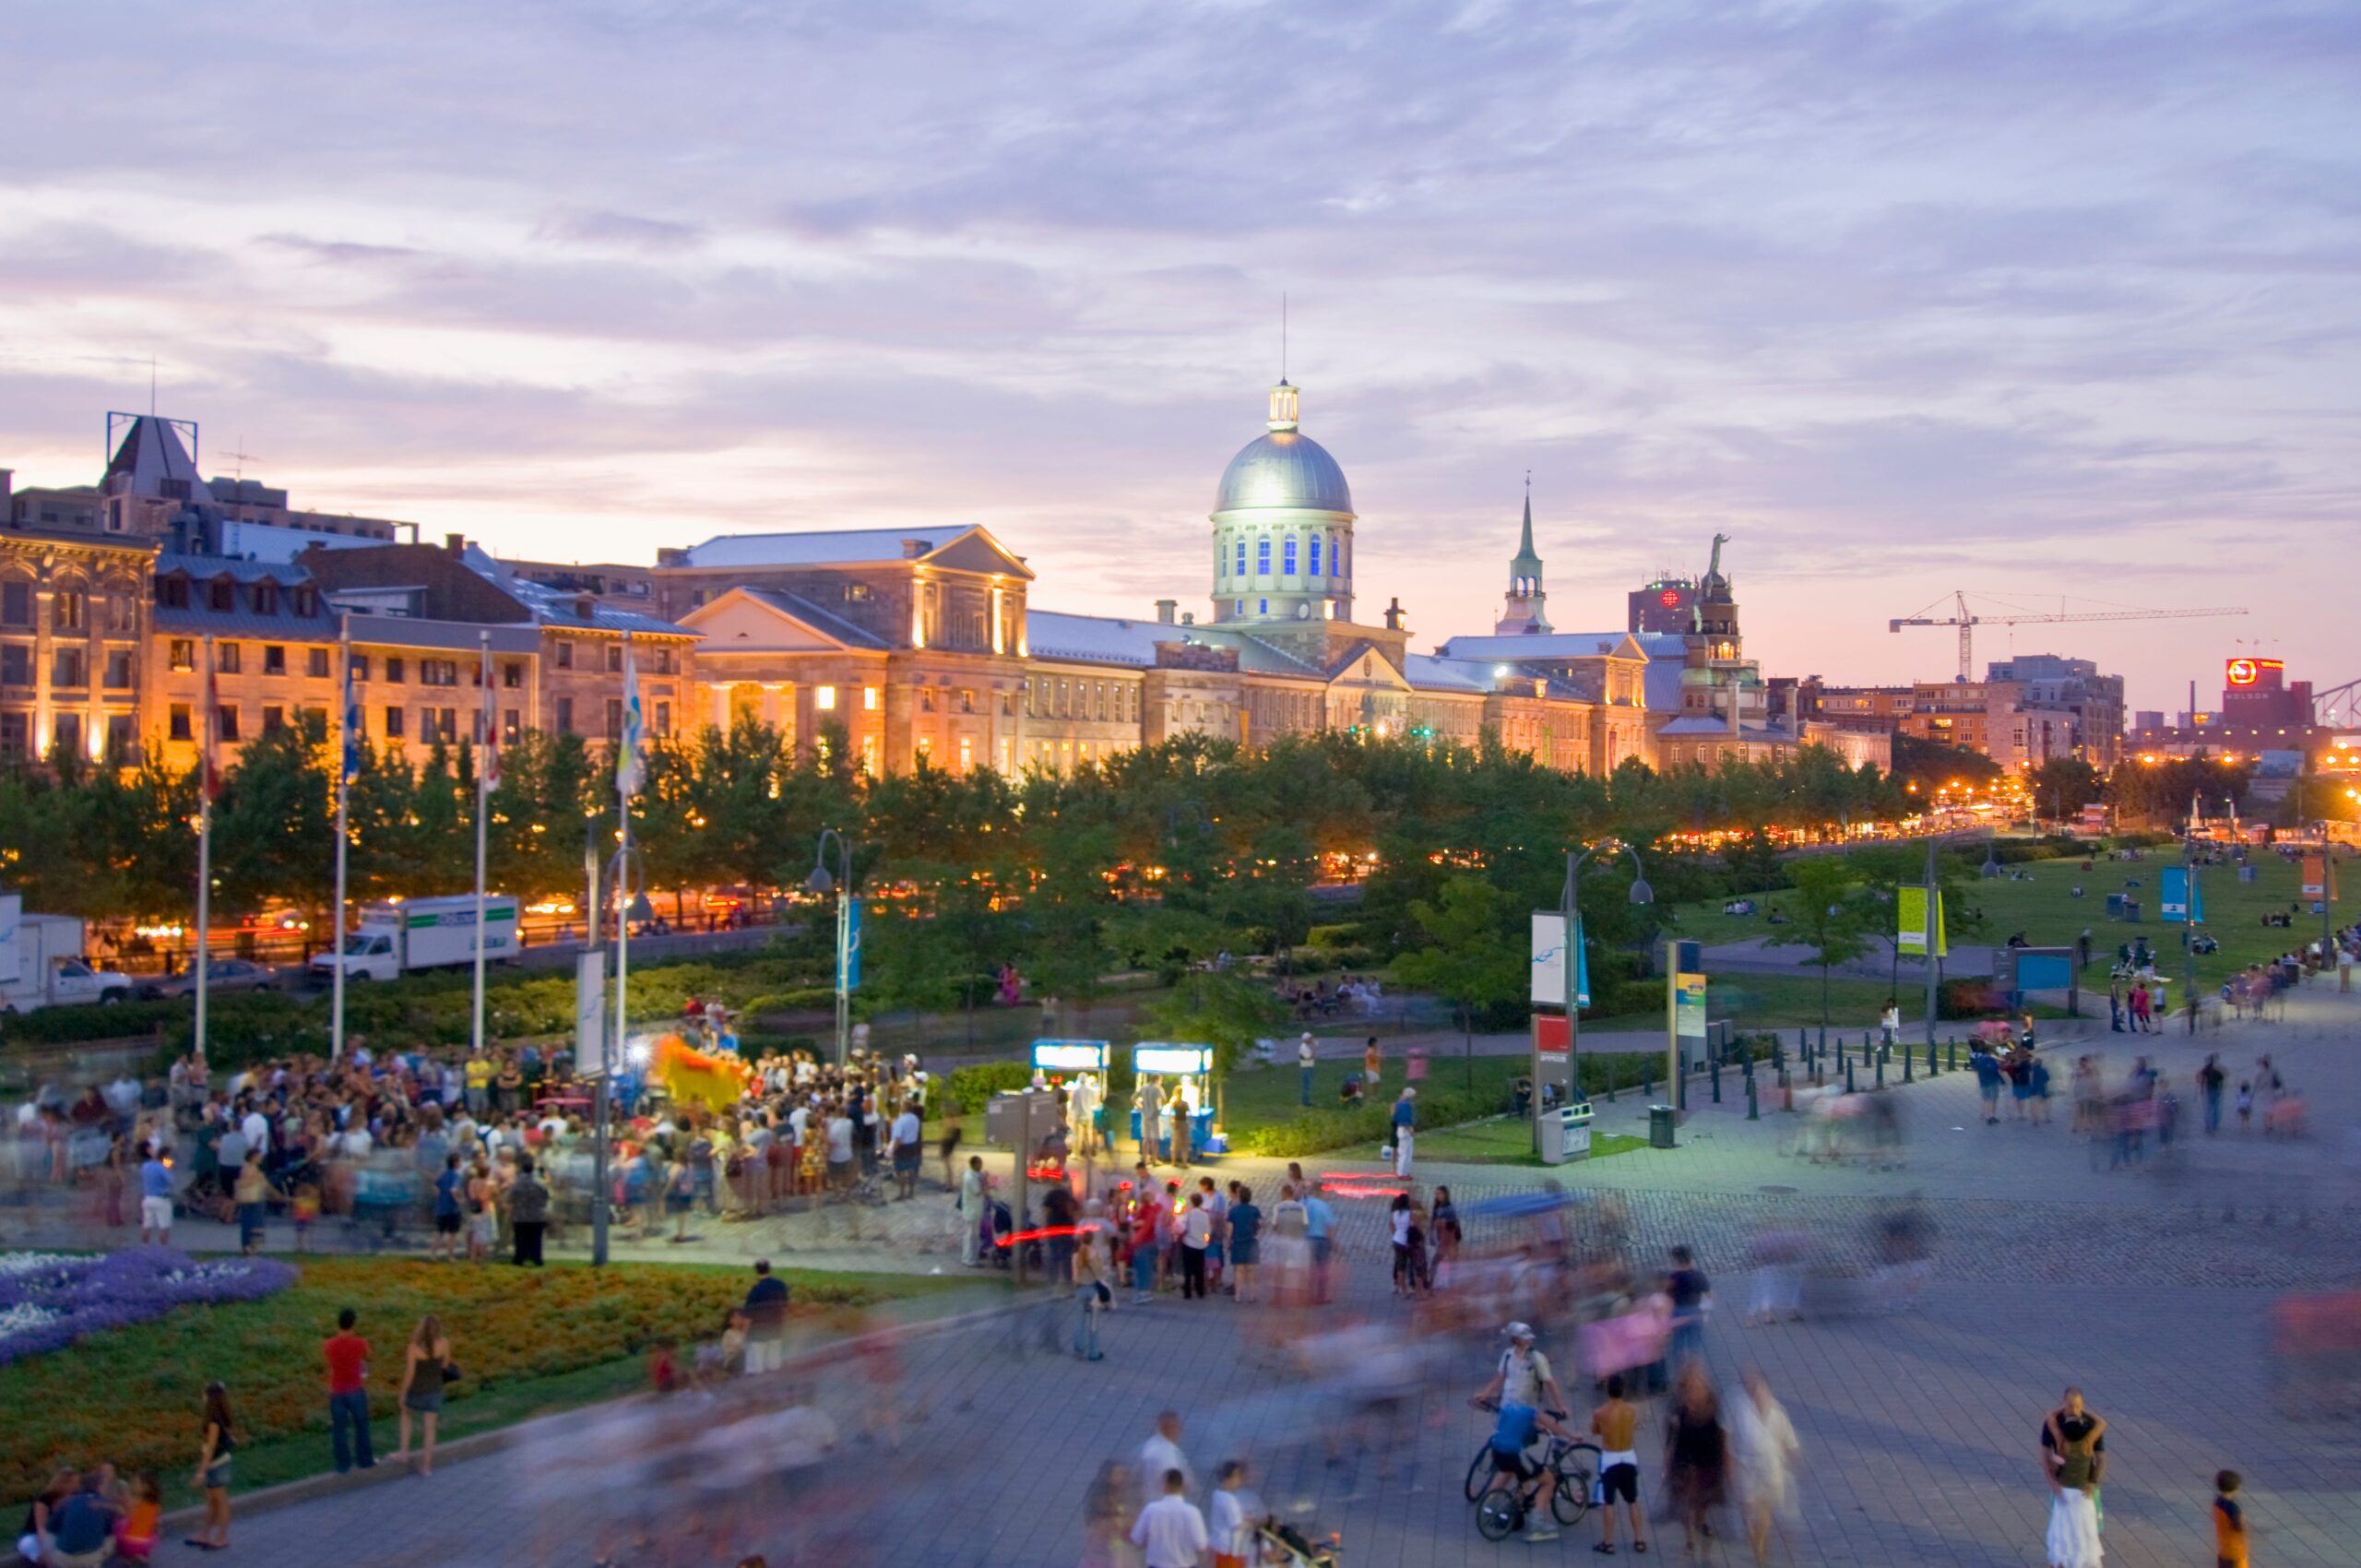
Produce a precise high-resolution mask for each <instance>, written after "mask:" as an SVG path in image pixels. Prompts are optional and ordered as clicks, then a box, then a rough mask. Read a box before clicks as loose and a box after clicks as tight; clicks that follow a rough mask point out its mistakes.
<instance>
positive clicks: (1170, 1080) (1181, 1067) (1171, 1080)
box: [1132, 1040, 1228, 1156]
mask: <svg viewBox="0 0 2361 1568" xmlns="http://www.w3.org/2000/svg"><path fill="white" fill-rule="evenodd" d="M1151 1077H1153V1078H1155V1079H1156V1080H1157V1083H1158V1085H1159V1086H1160V1087H1162V1089H1163V1090H1164V1091H1165V1096H1166V1099H1168V1101H1169V1099H1170V1096H1171V1091H1172V1088H1173V1087H1174V1085H1175V1084H1176V1082H1177V1083H1178V1085H1179V1087H1180V1090H1181V1100H1182V1102H1183V1103H1184V1104H1186V1105H1187V1106H1188V1108H1189V1147H1190V1149H1191V1151H1192V1154H1222V1153H1226V1152H1227V1151H1228V1139H1227V1138H1225V1137H1223V1136H1222V1135H1221V1134H1219V1133H1217V1132H1216V1131H1215V1130H1214V1121H1215V1117H1214V1111H1215V1106H1214V1048H1213V1047H1212V1046H1210V1045H1168V1044H1166V1043H1164V1042H1162V1041H1160V1040H1142V1041H1141V1042H1140V1043H1139V1044H1137V1045H1135V1046H1133V1047H1132V1082H1133V1085H1134V1086H1135V1088H1134V1102H1133V1107H1132V1138H1133V1142H1137V1141H1138V1139H1139V1135H1140V1113H1139V1106H1138V1104H1137V1100H1136V1086H1137V1085H1139V1084H1141V1083H1144V1082H1145V1081H1146V1080H1147V1079H1149V1078H1151ZM1157 1147H1158V1149H1159V1151H1160V1152H1161V1153H1163V1154H1165V1155H1168V1156H1169V1154H1170V1153H1171V1152H1172V1130H1171V1128H1170V1127H1169V1126H1167V1127H1166V1128H1165V1129H1164V1132H1163V1136H1162V1137H1161V1138H1159V1139H1158V1141H1157Z"/></svg>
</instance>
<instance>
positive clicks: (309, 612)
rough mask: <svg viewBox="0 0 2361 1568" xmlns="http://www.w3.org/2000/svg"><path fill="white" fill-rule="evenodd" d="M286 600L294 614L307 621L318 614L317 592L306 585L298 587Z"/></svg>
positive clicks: (318, 599)
mask: <svg viewBox="0 0 2361 1568" xmlns="http://www.w3.org/2000/svg"><path fill="white" fill-rule="evenodd" d="M287 600H288V603H289V604H290V605H291V606H292V607H293V609H294V612H295V613H296V614H298V615H301V616H303V617H304V618H305V619H307V620H308V619H309V618H310V617H312V616H314V615H317V614H318V613H319V612H320V595H319V590H318V589H316V588H313V587H311V585H309V584H308V583H307V584H303V585H301V586H299V587H298V588H296V589H295V590H294V592H292V593H291V594H289V595H288V596H287Z"/></svg>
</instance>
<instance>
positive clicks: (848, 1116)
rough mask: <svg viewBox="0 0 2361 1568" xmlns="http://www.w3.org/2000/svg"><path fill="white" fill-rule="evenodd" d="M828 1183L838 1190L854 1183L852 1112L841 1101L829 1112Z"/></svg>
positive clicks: (841, 1190) (843, 1189) (840, 1190)
mask: <svg viewBox="0 0 2361 1568" xmlns="http://www.w3.org/2000/svg"><path fill="white" fill-rule="evenodd" d="M828 1185H829V1186H830V1187H832V1188H834V1189H836V1191H838V1192H843V1191H845V1190H846V1189H848V1188H849V1187H850V1186H851V1185H852V1113H851V1112H850V1111H848V1110H847V1109H846V1108H845V1106H844V1104H843V1103H842V1102H841V1101H839V1102H838V1103H837V1104H836V1105H834V1106H832V1107H830V1108H829V1113H828Z"/></svg>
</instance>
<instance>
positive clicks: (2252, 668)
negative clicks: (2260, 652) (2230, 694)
mask: <svg viewBox="0 0 2361 1568" xmlns="http://www.w3.org/2000/svg"><path fill="white" fill-rule="evenodd" d="M2286 668H2287V666H2286V663H2285V662H2284V660H2281V659H2231V660H2230V661H2229V663H2228V664H2227V665H2225V667H2224V671H2225V674H2226V675H2227V677H2228V679H2229V683H2230V684H2232V685H2234V686H2251V685H2253V684H2255V683H2257V682H2259V681H2260V680H2261V679H2262V672H2263V671H2266V670H2284V669H2286Z"/></svg>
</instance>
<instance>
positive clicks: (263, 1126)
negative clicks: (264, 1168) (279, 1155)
mask: <svg viewBox="0 0 2361 1568" xmlns="http://www.w3.org/2000/svg"><path fill="white" fill-rule="evenodd" d="M238 1131H240V1132H241V1133H243V1134H245V1135H246V1146H247V1147H248V1148H250V1149H252V1150H254V1151H255V1153H256V1154H258V1155H261V1156H262V1157H263V1158H266V1159H267V1158H270V1118H269V1117H267V1116H265V1115H264V1114H263V1113H262V1108H261V1107H260V1106H257V1105H255V1103H254V1102H253V1101H251V1100H249V1101H247V1103H246V1114H245V1119H244V1120H243V1121H242V1122H240V1123H238Z"/></svg>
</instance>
